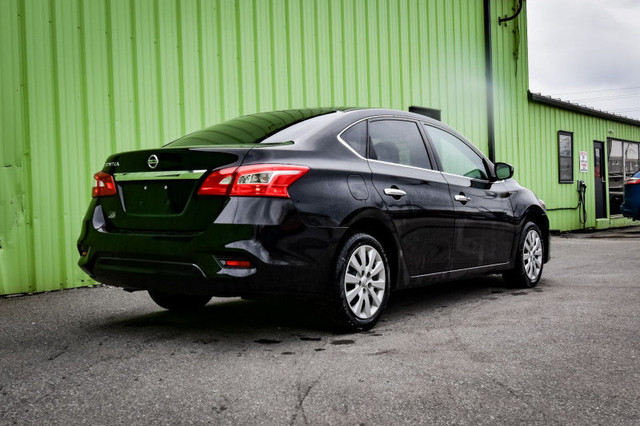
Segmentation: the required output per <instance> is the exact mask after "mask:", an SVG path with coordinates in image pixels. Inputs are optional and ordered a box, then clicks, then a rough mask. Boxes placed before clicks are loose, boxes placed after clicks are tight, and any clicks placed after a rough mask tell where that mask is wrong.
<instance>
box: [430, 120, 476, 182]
mask: <svg viewBox="0 0 640 426" xmlns="http://www.w3.org/2000/svg"><path fill="white" fill-rule="evenodd" d="M424 127H425V129H426V130H427V133H428V134H429V138H430V139H431V142H432V143H433V147H434V148H435V150H436V153H437V154H438V158H440V162H441V163H442V171H443V172H446V173H452V174H454V175H460V176H466V177H470V178H474V179H484V180H486V179H488V175H487V169H486V167H485V165H484V161H483V160H482V158H481V157H480V156H479V155H478V154H476V153H475V152H474V151H473V149H471V148H470V147H469V146H468V145H467V144H466V143H464V142H463V141H461V140H460V139H458V138H457V137H455V136H453V135H452V134H451V133H447V132H445V131H444V130H440V129H438V128H436V127H431V126H427V125H425V126H424Z"/></svg>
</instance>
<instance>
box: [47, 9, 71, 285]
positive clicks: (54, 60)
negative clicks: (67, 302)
mask: <svg viewBox="0 0 640 426" xmlns="http://www.w3.org/2000/svg"><path fill="white" fill-rule="evenodd" d="M49 37H50V47H51V55H50V57H51V81H52V83H53V120H54V124H53V127H54V131H53V133H54V136H53V137H54V141H55V142H54V146H55V149H56V153H55V157H56V165H57V166H58V167H59V168H58V169H57V170H56V184H57V186H58V188H63V187H64V186H63V182H62V181H63V179H62V173H63V170H64V166H63V165H62V134H61V123H60V82H59V78H60V70H59V69H58V46H57V43H58V37H57V35H56V11H55V4H54V0H49ZM63 195H64V192H63V191H58V192H57V195H56V197H55V198H56V200H57V202H58V203H59V206H58V207H62V209H61V210H62V212H65V211H66V209H65V208H64V204H65V203H64V196H63ZM56 222H57V223H58V232H59V234H58V235H62V240H63V241H64V240H65V232H64V231H65V229H64V228H65V226H64V213H63V214H57V215H56ZM66 250H67V245H66V244H62V247H60V251H61V252H62V256H61V257H59V258H58V262H57V263H58V266H59V267H60V272H61V274H62V277H58V278H59V279H61V280H62V281H61V282H59V286H60V288H63V283H64V282H67V281H68V279H67V276H68V274H67V256H66Z"/></svg>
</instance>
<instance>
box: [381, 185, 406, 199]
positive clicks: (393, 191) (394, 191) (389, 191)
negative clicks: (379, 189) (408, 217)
mask: <svg viewBox="0 0 640 426" xmlns="http://www.w3.org/2000/svg"><path fill="white" fill-rule="evenodd" d="M384 193H385V194H386V195H391V196H392V197H398V198H400V197H404V196H405V195H407V193H406V192H404V191H403V190H402V189H400V188H394V187H391V188H385V189H384Z"/></svg>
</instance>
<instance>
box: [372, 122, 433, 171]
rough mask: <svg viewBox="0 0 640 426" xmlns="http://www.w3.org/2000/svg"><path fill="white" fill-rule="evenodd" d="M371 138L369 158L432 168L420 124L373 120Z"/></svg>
mask: <svg viewBox="0 0 640 426" xmlns="http://www.w3.org/2000/svg"><path fill="white" fill-rule="evenodd" d="M369 140H370V141H371V142H370V143H371V145H370V147H369V158H371V159H372V160H379V161H385V162H387V163H395V164H404V165H405V166H413V167H420V168H423V169H430V168H431V162H430V161H429V157H428V156H427V149H426V147H425V145H424V141H423V140H422V135H421V134H420V130H419V129H418V125H417V124H416V123H414V122H412V121H401V120H377V121H372V122H370V123H369Z"/></svg>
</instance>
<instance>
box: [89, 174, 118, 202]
mask: <svg viewBox="0 0 640 426" xmlns="http://www.w3.org/2000/svg"><path fill="white" fill-rule="evenodd" d="M93 179H95V182H94V183H93V188H91V196H92V197H93V198H98V197H109V196H111V195H116V182H115V181H114V180H113V176H111V175H110V174H109V173H105V172H98V173H96V174H95V175H93Z"/></svg>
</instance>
